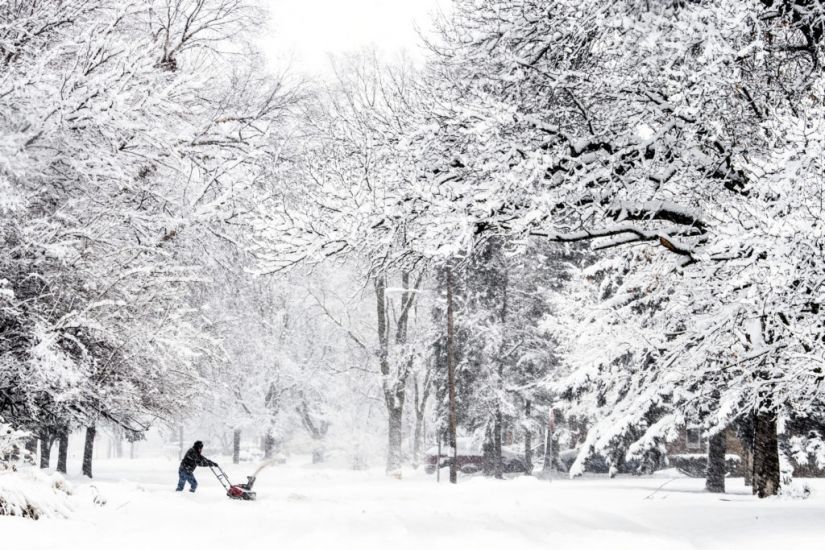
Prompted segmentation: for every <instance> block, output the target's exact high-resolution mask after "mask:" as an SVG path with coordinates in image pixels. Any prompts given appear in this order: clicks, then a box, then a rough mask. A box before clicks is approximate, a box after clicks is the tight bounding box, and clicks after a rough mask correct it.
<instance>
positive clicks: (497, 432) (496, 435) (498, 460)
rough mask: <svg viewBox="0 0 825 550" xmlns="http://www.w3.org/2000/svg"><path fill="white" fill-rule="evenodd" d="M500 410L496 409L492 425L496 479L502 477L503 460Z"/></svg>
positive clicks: (494, 473)
mask: <svg viewBox="0 0 825 550" xmlns="http://www.w3.org/2000/svg"><path fill="white" fill-rule="evenodd" d="M501 423H502V419H501V410H496V420H495V424H494V425H493V461H494V463H493V468H494V470H493V475H494V476H495V478H496V479H504V461H503V459H502V456H501V428H502V426H501Z"/></svg>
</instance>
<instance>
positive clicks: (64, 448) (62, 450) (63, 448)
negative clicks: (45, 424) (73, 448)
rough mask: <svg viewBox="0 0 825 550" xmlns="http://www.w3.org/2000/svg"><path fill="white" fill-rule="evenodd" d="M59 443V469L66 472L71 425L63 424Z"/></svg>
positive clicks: (63, 472)
mask: <svg viewBox="0 0 825 550" xmlns="http://www.w3.org/2000/svg"><path fill="white" fill-rule="evenodd" d="M57 441H58V445H57V471H58V472H60V473H62V474H65V473H66V460H67V458H68V456H69V427H68V426H63V427H62V428H61V429H60V434H59V436H58V440H57Z"/></svg>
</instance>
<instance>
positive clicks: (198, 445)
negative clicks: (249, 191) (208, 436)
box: [192, 441, 203, 451]
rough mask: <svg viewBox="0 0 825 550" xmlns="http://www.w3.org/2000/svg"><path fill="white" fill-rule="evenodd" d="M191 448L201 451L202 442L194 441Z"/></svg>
mask: <svg viewBox="0 0 825 550" xmlns="http://www.w3.org/2000/svg"><path fill="white" fill-rule="evenodd" d="M192 446H193V447H194V448H196V449H197V450H199V451H200V450H201V449H203V441H195V444H194V445H192Z"/></svg>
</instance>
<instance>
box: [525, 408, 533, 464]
mask: <svg viewBox="0 0 825 550" xmlns="http://www.w3.org/2000/svg"><path fill="white" fill-rule="evenodd" d="M531 405H532V404H531V403H530V400H529V399H528V400H527V401H526V402H525V404H524V473H525V475H528V476H529V475H532V474H533V432H532V430H531V429H530V415H531V414H532V412H531Z"/></svg>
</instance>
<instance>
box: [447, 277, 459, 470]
mask: <svg viewBox="0 0 825 550" xmlns="http://www.w3.org/2000/svg"><path fill="white" fill-rule="evenodd" d="M453 336H454V335H453V271H452V269H451V268H449V267H448V268H447V385H448V390H449V393H450V445H451V446H452V448H453V459H452V461H450V483H458V444H457V441H456V440H457V438H456V406H455V354H454V349H453V347H454V342H453Z"/></svg>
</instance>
